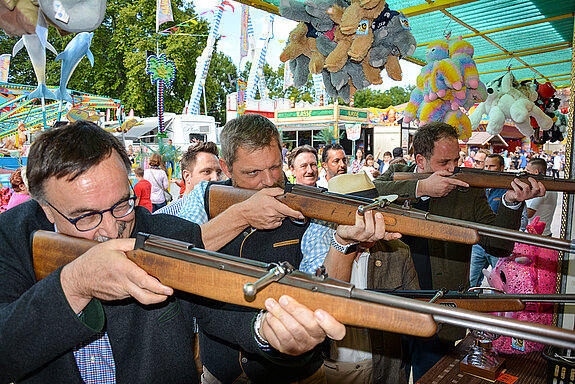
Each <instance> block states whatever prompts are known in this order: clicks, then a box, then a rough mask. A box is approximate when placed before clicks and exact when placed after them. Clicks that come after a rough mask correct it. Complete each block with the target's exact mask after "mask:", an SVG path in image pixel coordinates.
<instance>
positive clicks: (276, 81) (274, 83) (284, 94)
mask: <svg viewBox="0 0 575 384" xmlns="http://www.w3.org/2000/svg"><path fill="white" fill-rule="evenodd" d="M251 65H252V64H251V63H247V64H246V66H245V68H244V70H243V71H242V78H243V79H244V80H245V81H247V80H248V76H249V75H250V68H251ZM284 68H285V64H280V66H279V67H278V69H277V71H274V69H273V68H272V67H271V66H270V65H269V64H268V63H264V68H263V72H264V76H265V80H266V85H267V87H268V89H269V91H270V98H271V99H278V98H286V99H290V100H293V101H294V102H296V103H297V102H298V101H307V102H310V103H311V102H313V81H312V79H311V76H310V77H309V79H308V81H307V83H306V84H305V85H304V86H303V87H301V88H300V89H297V88H295V87H293V86H292V87H289V88H288V89H286V90H285V91H284V88H283V87H284ZM258 95H259V92H258ZM259 97H261V95H259ZM256 98H257V96H256Z"/></svg>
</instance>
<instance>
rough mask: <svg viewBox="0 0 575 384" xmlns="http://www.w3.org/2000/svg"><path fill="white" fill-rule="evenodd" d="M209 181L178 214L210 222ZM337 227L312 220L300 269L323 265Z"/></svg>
mask: <svg viewBox="0 0 575 384" xmlns="http://www.w3.org/2000/svg"><path fill="white" fill-rule="evenodd" d="M207 186H208V182H207V181H202V182H201V183H199V184H198V185H196V186H195V187H194V190H193V191H192V192H190V193H189V194H188V196H186V197H184V198H183V199H182V200H183V203H182V208H181V210H180V213H179V214H178V216H180V217H181V218H184V219H186V220H189V221H192V222H194V223H196V224H199V225H201V224H204V223H207V222H208V214H207V213H206V207H205V204H204V195H205V194H206V188H207ZM334 228H335V224H333V223H327V222H325V221H319V220H313V219H312V220H311V223H310V225H309V227H308V228H307V230H306V231H305V233H304V235H303V237H302V241H301V251H302V254H303V260H302V262H301V264H300V267H299V269H300V270H301V271H303V272H307V273H315V271H316V270H317V269H318V268H319V267H321V265H322V264H323V260H324V259H325V256H326V255H327V252H328V251H329V247H330V240H329V239H330V236H331V234H332V232H331V231H333V230H334Z"/></svg>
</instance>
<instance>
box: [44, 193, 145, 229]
mask: <svg viewBox="0 0 575 384" xmlns="http://www.w3.org/2000/svg"><path fill="white" fill-rule="evenodd" d="M136 199H137V196H130V197H128V198H127V199H124V200H122V201H119V202H117V203H116V204H114V205H113V206H112V207H111V208H108V209H104V210H103V211H98V212H90V213H86V214H85V215H82V216H80V217H76V218H75V219H70V218H69V217H67V216H66V215H64V214H63V213H62V212H60V211H59V210H58V209H57V208H56V207H55V206H53V205H52V204H50V203H49V202H47V201H46V203H47V204H48V205H49V206H50V207H52V208H54V210H55V211H56V212H58V213H59V214H60V216H62V217H63V218H65V219H66V220H68V221H69V222H70V223H71V224H74V226H75V227H76V229H77V230H78V231H80V232H86V231H90V230H92V229H94V228H96V227H97V226H98V225H100V223H101V222H102V218H103V216H104V213H106V212H110V213H111V214H112V216H114V218H116V219H121V218H122V217H126V216H128V215H129V214H130V213H132V212H133V211H134V207H135V206H136Z"/></svg>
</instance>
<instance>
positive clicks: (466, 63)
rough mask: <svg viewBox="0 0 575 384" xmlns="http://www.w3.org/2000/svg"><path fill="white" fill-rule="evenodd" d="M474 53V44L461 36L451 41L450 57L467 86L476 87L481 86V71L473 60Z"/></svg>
mask: <svg viewBox="0 0 575 384" xmlns="http://www.w3.org/2000/svg"><path fill="white" fill-rule="evenodd" d="M473 53H474V49H473V45H471V44H469V43H468V42H467V41H465V40H463V39H462V38H461V37H459V39H457V40H453V41H452V42H451V43H449V57H450V58H451V60H453V62H454V63H455V64H456V65H457V67H458V68H459V72H460V73H461V77H462V78H463V82H464V84H465V86H466V87H468V88H473V89H475V88H477V87H478V86H479V73H478V72H477V66H476V65H475V61H473ZM455 89H457V88H455Z"/></svg>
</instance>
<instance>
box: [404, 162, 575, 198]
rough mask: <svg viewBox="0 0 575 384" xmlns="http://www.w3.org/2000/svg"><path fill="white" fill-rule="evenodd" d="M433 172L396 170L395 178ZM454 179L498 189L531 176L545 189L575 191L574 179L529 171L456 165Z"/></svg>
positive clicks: (408, 178)
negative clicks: (515, 180)
mask: <svg viewBox="0 0 575 384" xmlns="http://www.w3.org/2000/svg"><path fill="white" fill-rule="evenodd" d="M430 175H432V174H431V173H414V172H395V173H394V174H393V180H395V181H400V180H423V179H427V178H428V177H429V176H430ZM448 177H451V178H453V179H457V180H461V181H464V182H466V183H467V184H469V185H470V186H471V187H481V188H498V189H512V187H511V182H512V181H513V180H514V179H520V180H521V181H524V182H526V183H528V181H527V179H528V178H529V177H532V178H534V179H535V180H537V181H540V182H541V183H542V184H543V185H544V186H545V189H546V190H548V191H562V192H568V193H573V192H575V180H574V179H559V178H555V177H550V176H543V175H536V174H533V173H528V172H519V173H513V172H497V171H485V170H483V169H475V168H465V167H455V169H454V170H453V175H451V176H448Z"/></svg>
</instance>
